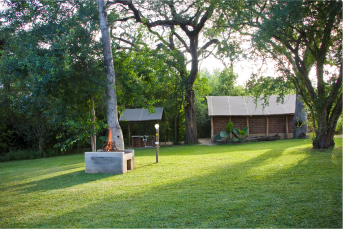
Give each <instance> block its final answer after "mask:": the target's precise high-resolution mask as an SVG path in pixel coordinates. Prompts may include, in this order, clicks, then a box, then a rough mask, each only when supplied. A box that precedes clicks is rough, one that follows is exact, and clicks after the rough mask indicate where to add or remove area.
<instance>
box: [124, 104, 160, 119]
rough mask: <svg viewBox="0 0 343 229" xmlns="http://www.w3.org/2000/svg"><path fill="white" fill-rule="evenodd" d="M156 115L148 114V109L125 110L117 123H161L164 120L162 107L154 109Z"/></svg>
mask: <svg viewBox="0 0 343 229" xmlns="http://www.w3.org/2000/svg"><path fill="white" fill-rule="evenodd" d="M155 111H156V113H151V114H149V110H148V109H142V108H136V109H126V110H124V111H123V114H122V115H121V116H120V119H119V121H129V122H139V121H155V120H156V121H157V120H158V121H161V120H162V119H164V114H163V107H156V109H155Z"/></svg>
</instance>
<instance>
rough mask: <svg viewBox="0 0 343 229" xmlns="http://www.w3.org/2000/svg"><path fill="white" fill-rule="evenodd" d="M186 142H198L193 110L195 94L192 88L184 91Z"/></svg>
mask: <svg viewBox="0 0 343 229" xmlns="http://www.w3.org/2000/svg"><path fill="white" fill-rule="evenodd" d="M185 117H186V143H190V144H195V143H197V142H198V133H197V123H196V112H195V94H194V90H193V89H192V88H188V89H187V91H186V106H185Z"/></svg>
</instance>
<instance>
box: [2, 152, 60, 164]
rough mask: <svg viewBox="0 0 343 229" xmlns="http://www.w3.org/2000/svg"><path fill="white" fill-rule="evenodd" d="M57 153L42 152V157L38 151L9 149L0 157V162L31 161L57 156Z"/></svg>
mask: <svg viewBox="0 0 343 229" xmlns="http://www.w3.org/2000/svg"><path fill="white" fill-rule="evenodd" d="M57 155H59V153H58V152H57V151H54V150H50V151H47V152H43V155H41V153H40V152H39V151H38V150H33V149H10V151H9V152H8V153H5V154H2V155H0V162H4V161H16V160H32V159H38V158H42V156H43V157H52V156H57Z"/></svg>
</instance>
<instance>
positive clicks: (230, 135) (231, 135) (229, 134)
mask: <svg viewBox="0 0 343 229" xmlns="http://www.w3.org/2000/svg"><path fill="white" fill-rule="evenodd" d="M229 122H231V116H229ZM229 135H230V139H232V133H229Z"/></svg>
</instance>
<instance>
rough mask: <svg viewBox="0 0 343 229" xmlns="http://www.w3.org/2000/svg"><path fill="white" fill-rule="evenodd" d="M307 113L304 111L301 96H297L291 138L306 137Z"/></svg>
mask: <svg viewBox="0 0 343 229" xmlns="http://www.w3.org/2000/svg"><path fill="white" fill-rule="evenodd" d="M307 127H308V120H307V113H306V111H305V103H304V102H303V101H302V99H301V96H300V95H299V94H297V99H296V106H295V114H294V117H293V138H299V137H306V135H307Z"/></svg>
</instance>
